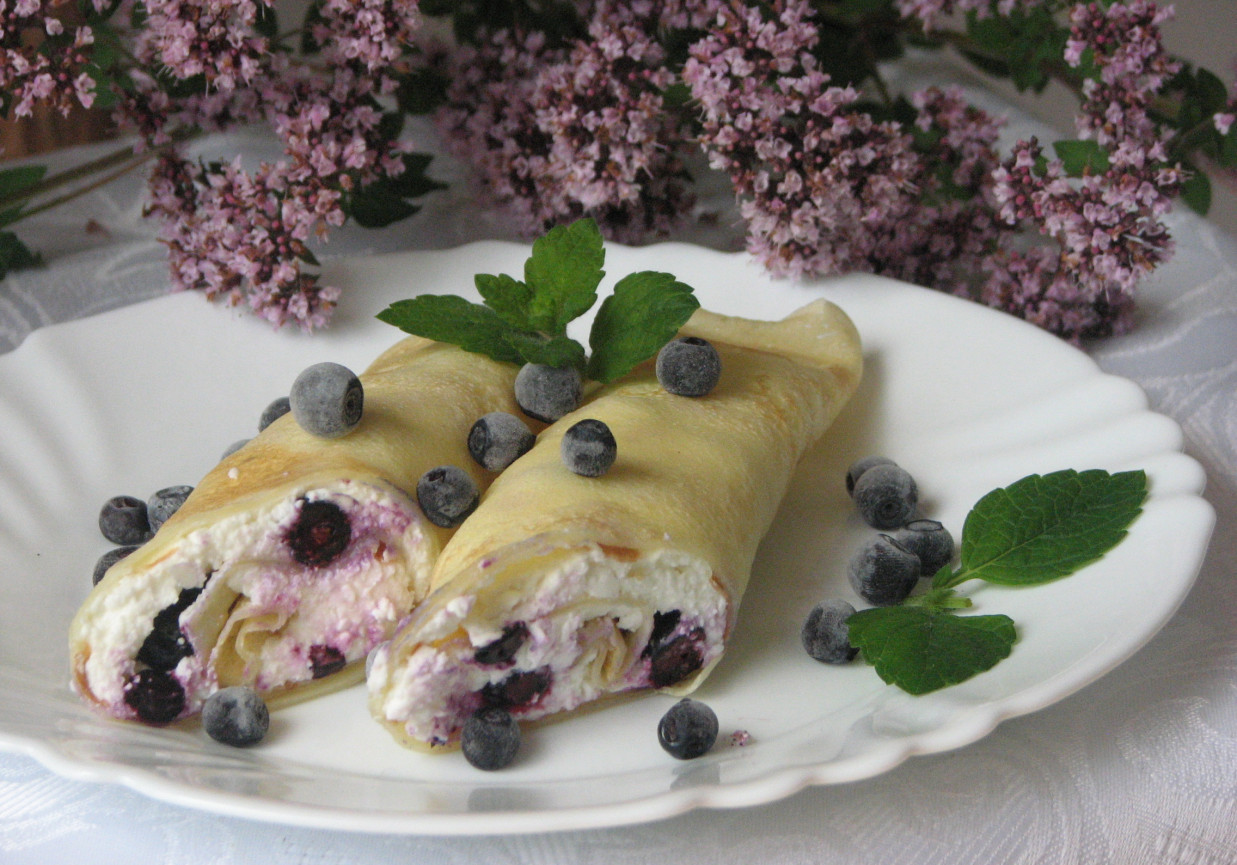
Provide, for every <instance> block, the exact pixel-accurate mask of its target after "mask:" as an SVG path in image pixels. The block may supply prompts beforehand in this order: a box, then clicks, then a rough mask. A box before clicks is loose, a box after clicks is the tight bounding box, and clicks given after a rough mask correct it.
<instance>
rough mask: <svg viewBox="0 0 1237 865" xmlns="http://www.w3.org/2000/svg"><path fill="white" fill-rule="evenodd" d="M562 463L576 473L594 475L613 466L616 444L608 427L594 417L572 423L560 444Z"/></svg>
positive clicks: (599, 474) (600, 474)
mask: <svg viewBox="0 0 1237 865" xmlns="http://www.w3.org/2000/svg"><path fill="white" fill-rule="evenodd" d="M559 447H560V449H561V450H562V455H563V463H564V464H565V465H566V466H567V468H569V469H571V470H572V471H573V472H575V473H576V474H578V475H584V476H585V477H588V478H597V477H601V476H602V475H604V474H605V473H606V472H608V471H609V470H610V466H612V465H614V460H615V457H617V456H618V444H617V443H616V442H615V441H614V435H613V433H611V432H610V427H608V426H606V425H605V424H604V423H602V422H601V421H599V420H595V419H594V418H585V419H584V420H582V421H579V422H577V423H575V424H572V425H571V426H570V427H569V428H568V429H567V431H566V432H565V433H563V440H562V443H561V444H560V446H559Z"/></svg>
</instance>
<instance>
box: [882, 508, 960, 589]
mask: <svg viewBox="0 0 1237 865" xmlns="http://www.w3.org/2000/svg"><path fill="white" fill-rule="evenodd" d="M893 539H894V540H895V541H897V542H898V543H899V544H901V545H902V546H903V547H905V548H906V549H908V550H910V551H911V552H912V553H914V554H915V555H917V556H919V562H920V573H922V574H923V576H925V577H931V576H933V575H934V574H936V572H937V571H939V570H940V569H941V568H943V567H945V565H948V564H949V563H950V562H952V561H953V557H954V539H953V535H951V534H950V533H949V529H947V528H945V527H944V526H943V525H941V524H940V523H939V522H937V521H936V520H911V521H910V522H909V523H907V524H906V525H905V526H903V527H902V528H900V529H898V530H897V531H896V532H894V533H893Z"/></svg>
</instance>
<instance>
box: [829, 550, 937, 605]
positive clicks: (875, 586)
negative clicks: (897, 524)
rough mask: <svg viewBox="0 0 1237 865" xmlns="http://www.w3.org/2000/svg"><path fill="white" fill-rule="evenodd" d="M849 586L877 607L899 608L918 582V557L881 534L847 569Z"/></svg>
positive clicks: (855, 556) (851, 561)
mask: <svg viewBox="0 0 1237 865" xmlns="http://www.w3.org/2000/svg"><path fill="white" fill-rule="evenodd" d="M846 577H847V579H849V580H850V586H851V588H852V589H854V590H855V591H856V592H857V593H858V594H859V597H861V598H863V599H864V600H865V601H867V602H868V603H869V604H872V605H873V606H877V607H890V606H893V605H894V604H900V603H901V602H902V601H903V600H905V598H906V596H907V595H909V594H910V593H911V589H913V588H915V583H916V582H917V581H918V580H919V557H918V556H916V555H915V554H914V553H912V552H911V551H910V550H907V549H905V548H904V547H902V546H901V545H900V544H899V543H898V542H897V541H895V540H894V539H893V538H891V537H890V536H889V535H885V534H880V535H877V536H876V537H874V538H873V539H872V540H871V541H869V542H868V543H867V544H865V545H864V546H863V547H862V548H861V549H860V550H859V551H858V552H857V553H855V555H854V556H853V557H852V558H851V560H850V563H849V565H848V566H847V569H846Z"/></svg>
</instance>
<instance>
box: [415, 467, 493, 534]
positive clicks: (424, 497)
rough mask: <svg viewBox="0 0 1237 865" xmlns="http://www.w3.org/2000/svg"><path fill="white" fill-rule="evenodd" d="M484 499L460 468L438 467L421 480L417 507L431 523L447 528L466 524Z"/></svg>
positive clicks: (418, 485) (418, 487) (419, 481)
mask: <svg viewBox="0 0 1237 865" xmlns="http://www.w3.org/2000/svg"><path fill="white" fill-rule="evenodd" d="M480 498H481V493H480V492H479V491H478V490H477V485H476V484H475V483H474V482H473V479H472V478H471V477H470V476H469V475H468V473H467V472H466V471H464V470H463V469H462V468H459V467H458V466H438V467H437V468H433V469H430V470H429V471H427V472H426V473H425V474H423V475H421V479H420V480H418V481H417V504H419V505H420V506H421V511H422V512H423V513H424V514H425V518H426V519H427V520H429V521H430V522H431V523H433V524H434V525H436V526H442V527H443V528H444V529H451V528H455V527H456V526H458V525H459V524H460V523H462V522H464V520H465V518H467V516H468V515H469V514H471V513H472V512H473V510H474V509H475V508H476V507H477V502H478V501H479V500H480Z"/></svg>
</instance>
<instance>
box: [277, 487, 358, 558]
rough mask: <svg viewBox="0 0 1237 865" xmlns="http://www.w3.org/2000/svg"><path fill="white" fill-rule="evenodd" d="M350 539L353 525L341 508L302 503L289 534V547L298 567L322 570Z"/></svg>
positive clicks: (331, 503)
mask: <svg viewBox="0 0 1237 865" xmlns="http://www.w3.org/2000/svg"><path fill="white" fill-rule="evenodd" d="M351 539H352V524H351V522H350V521H349V520H348V515H347V514H345V513H344V510H343V508H341V507H340V506H339V505H337V504H335V503H333V502H327V501H316V502H309V501H303V502H302V503H301V513H300V516H298V517H297V520H296V523H295V524H294V525H293V526H292V531H290V532H289V533H288V547H289V548H290V549H291V550H292V558H293V559H295V560H296V561H297V562H299V563H300V564H302V565H309V566H310V567H321V566H322V565H325V564H328V563H330V562H331V560H333V559H334V558H335V557H336V556H338V555H339V554H340V553H342V552H343V551H344V550H345V549H346V548H347V546H348V541H350V540H351Z"/></svg>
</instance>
